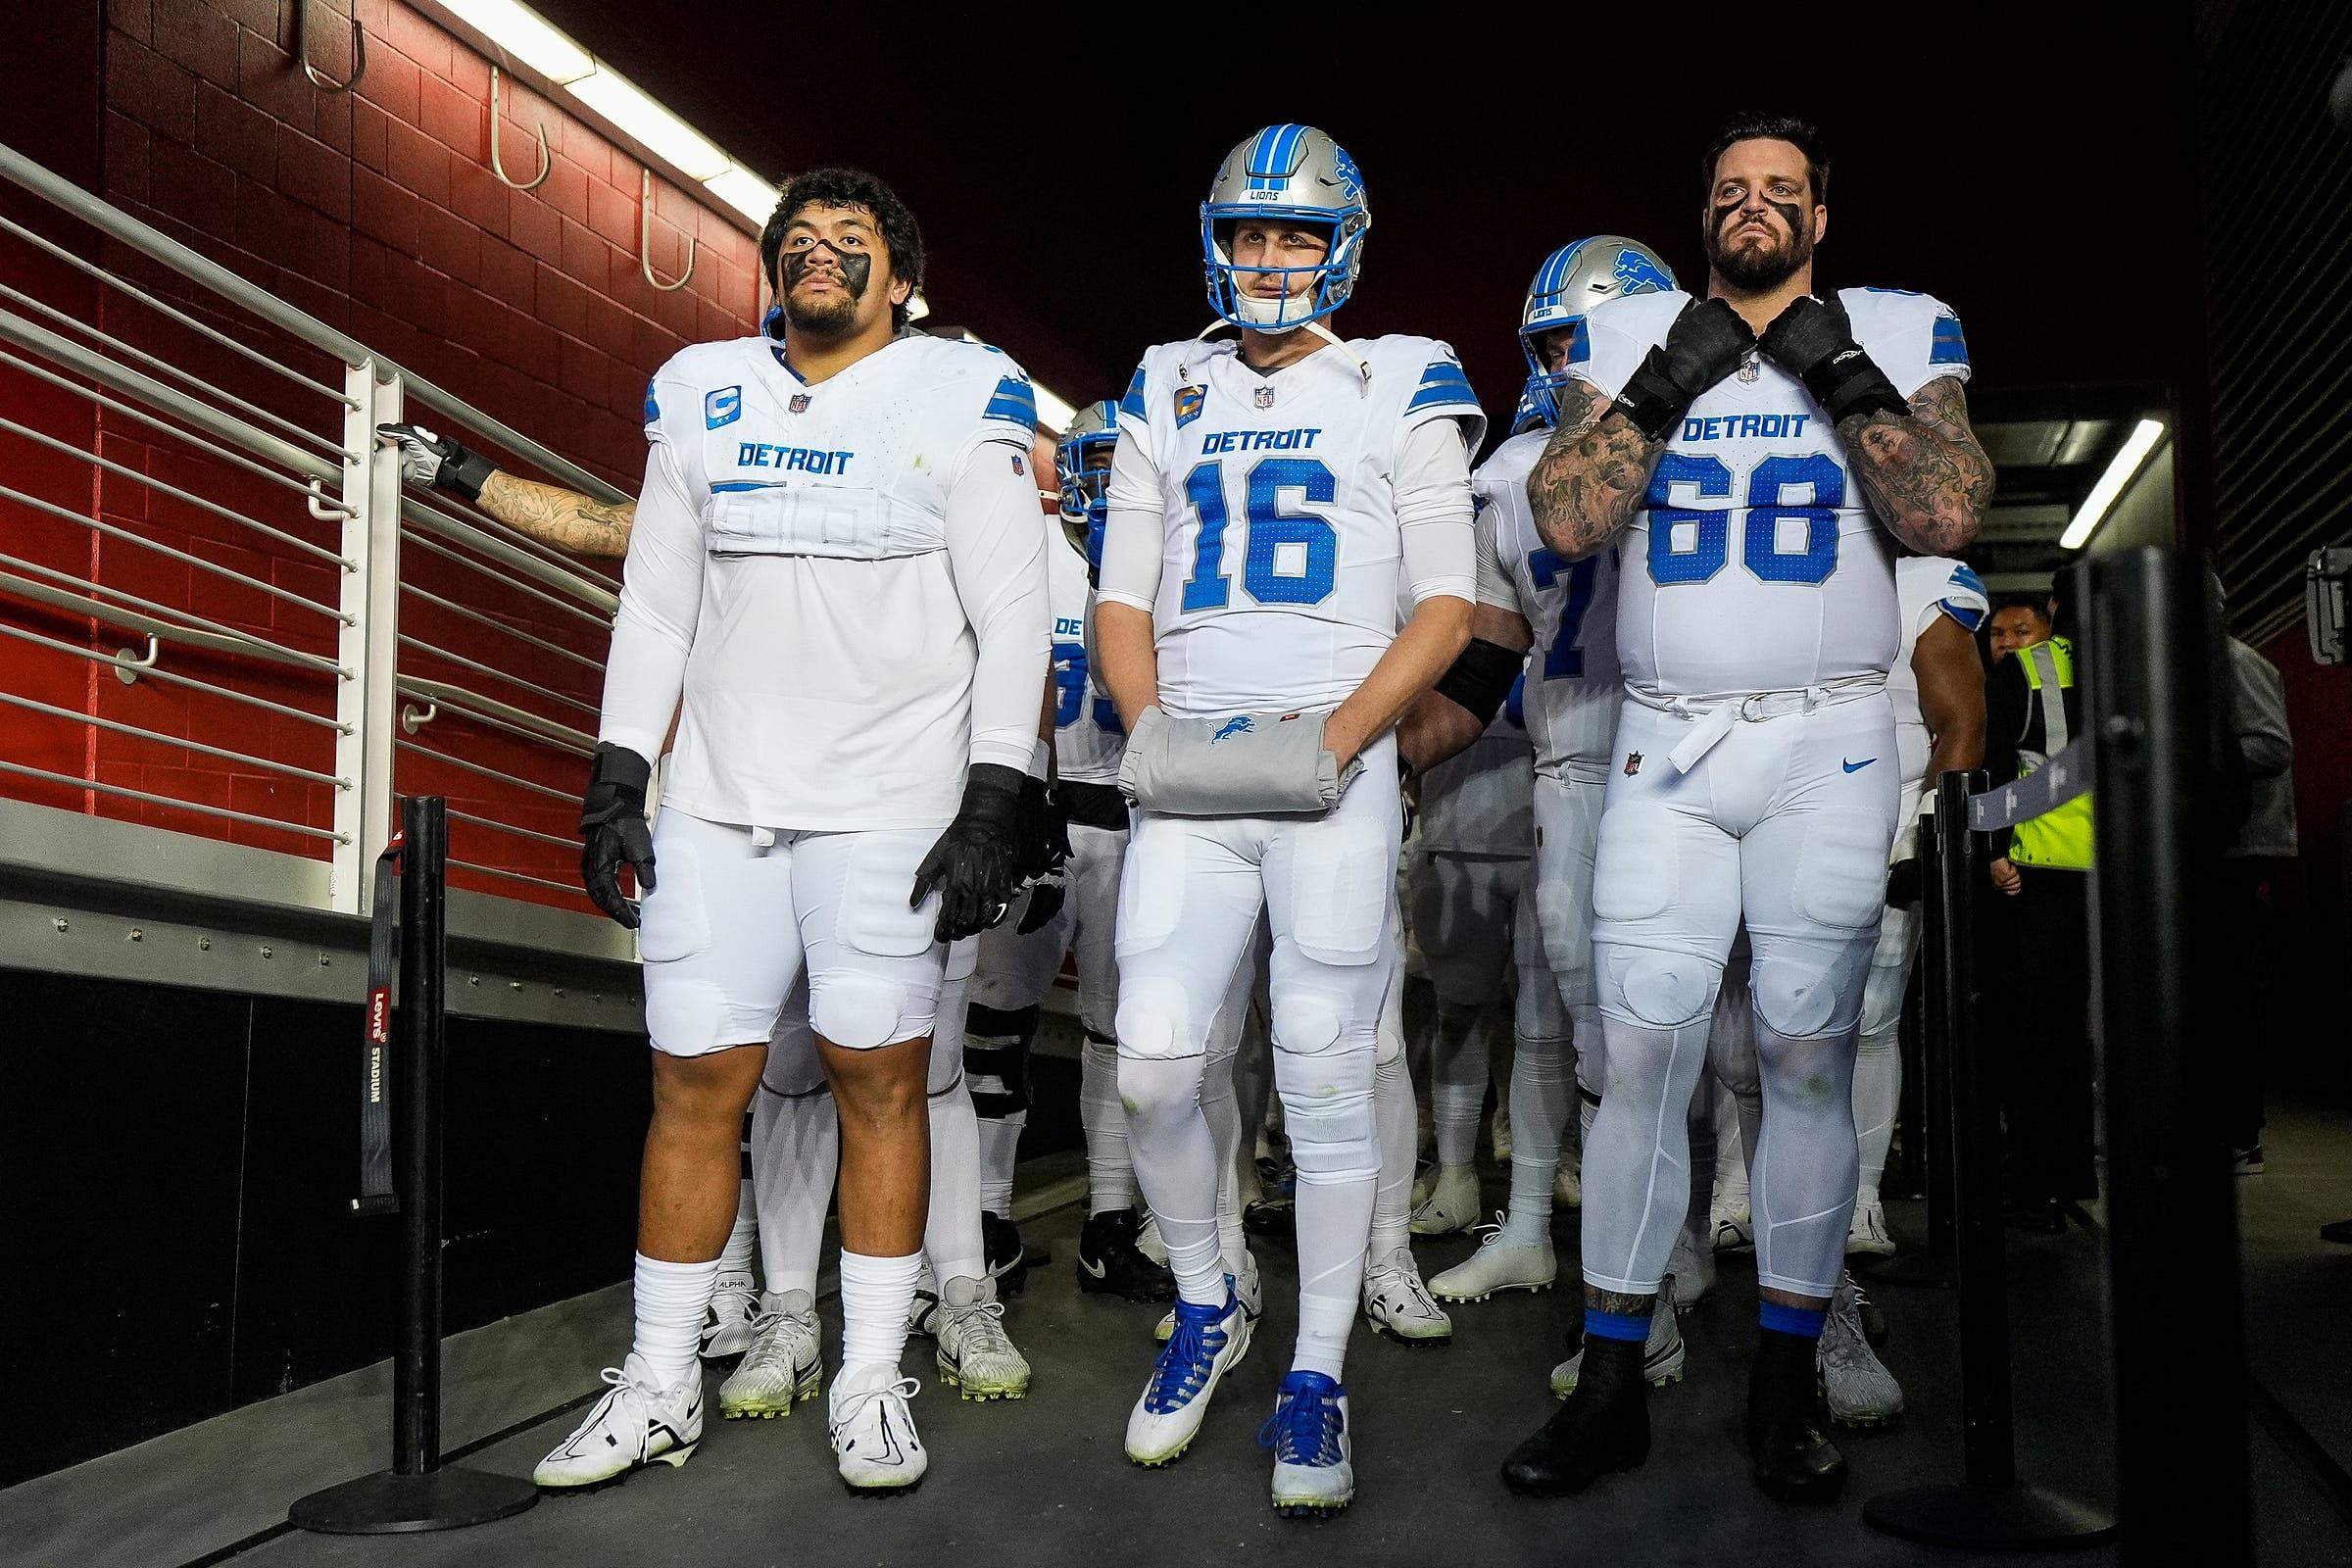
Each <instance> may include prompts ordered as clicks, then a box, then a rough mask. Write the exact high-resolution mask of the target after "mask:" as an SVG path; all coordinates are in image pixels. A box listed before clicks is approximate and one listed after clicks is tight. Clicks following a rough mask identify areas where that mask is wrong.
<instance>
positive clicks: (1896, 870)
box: [1887, 855, 1926, 909]
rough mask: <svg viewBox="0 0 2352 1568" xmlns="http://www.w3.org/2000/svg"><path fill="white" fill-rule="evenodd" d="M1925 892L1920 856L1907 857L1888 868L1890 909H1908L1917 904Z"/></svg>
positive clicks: (1888, 902) (1888, 900)
mask: <svg viewBox="0 0 2352 1568" xmlns="http://www.w3.org/2000/svg"><path fill="white" fill-rule="evenodd" d="M1925 892H1926V887H1925V885H1924V883H1923V880H1922V878H1921V875H1920V864H1919V857H1918V856H1916V855H1907V856H1905V857H1903V858H1901V859H1899V860H1897V861H1895V862H1894V864H1892V865H1890V866H1888V867H1887V905H1888V907H1892V908H1897V909H1907V908H1909V907H1912V906H1913V905H1915V904H1917V903H1918V902H1919V901H1920V898H1921V896H1922V895H1923V894H1924V893H1925Z"/></svg>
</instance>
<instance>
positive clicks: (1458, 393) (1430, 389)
mask: <svg viewBox="0 0 2352 1568" xmlns="http://www.w3.org/2000/svg"><path fill="white" fill-rule="evenodd" d="M1436 408H1448V409H1455V408H1458V409H1468V410H1469V411H1470V412H1471V413H1473V414H1477V413H1480V412H1481V410H1480V409H1479V406H1478V398H1477V396H1476V395H1475V394H1473V393H1472V392H1471V390H1470V383H1469V382H1467V381H1459V382H1456V381H1440V382H1438V383H1436V384H1435V385H1432V386H1425V387H1423V388H1422V389H1421V390H1420V391H1418V392H1416V393H1414V394H1413V400H1412V401H1411V402H1410V403H1407V404H1406V405H1405V406H1404V412H1405V413H1407V414H1418V413H1420V412H1421V411H1422V410H1423V409H1436Z"/></svg>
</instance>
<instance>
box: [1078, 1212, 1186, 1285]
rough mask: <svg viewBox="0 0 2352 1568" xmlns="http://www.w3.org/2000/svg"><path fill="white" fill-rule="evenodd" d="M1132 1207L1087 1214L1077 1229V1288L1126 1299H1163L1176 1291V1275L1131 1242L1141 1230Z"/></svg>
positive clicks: (1133, 1241)
mask: <svg viewBox="0 0 2352 1568" xmlns="http://www.w3.org/2000/svg"><path fill="white" fill-rule="evenodd" d="M1142 1228H1143V1227H1142V1224H1141V1222H1139V1221H1138V1220H1137V1219H1136V1217H1135V1210H1134V1209H1132V1208H1111V1209H1105V1210H1103V1212H1102V1213H1100V1214H1095V1215H1091V1216H1089V1217H1088V1219H1087V1222H1086V1226H1085V1228H1084V1229H1083V1230H1081V1231H1079V1233H1078V1289H1079V1290H1081V1291H1083V1292H1085V1293H1087V1294H1089V1295H1096V1294H1103V1293H1107V1294H1109V1295H1112V1296H1124V1297H1125V1298H1127V1299H1129V1300H1130V1301H1165V1300H1168V1299H1171V1298H1173V1297H1174V1296H1175V1294H1176V1276H1175V1275H1173V1274H1171V1273H1169V1272H1168V1270H1167V1268H1166V1266H1165V1265H1164V1264H1159V1263H1154V1262H1152V1259H1150V1258H1149V1257H1146V1256H1145V1255H1144V1254H1143V1251H1142V1250H1140V1249H1139V1248H1137V1246H1136V1245H1135V1238H1136V1235H1137V1233H1138V1232H1139V1231H1141V1230H1142Z"/></svg>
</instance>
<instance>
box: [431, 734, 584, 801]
mask: <svg viewBox="0 0 2352 1568" xmlns="http://www.w3.org/2000/svg"><path fill="white" fill-rule="evenodd" d="M392 744H393V746H394V747H395V748H396V749H398V750H400V751H404V752H415V753H416V754H417V756H418V757H429V758H431V759H432V760H434V761H436V762H446V763H448V764H449V765H450V766H451V767H462V768H464V769H465V770H466V772H468V773H479V774H480V775H481V776H482V777H484V778H494V779H496V780H498V781H499V782H500V783H501V784H512V785H514V786H515V788H516V789H520V790H529V791H530V792H531V793H532V794H534V795H544V796H546V797H547V798H548V799H549V800H551V801H561V802H563V803H564V805H565V806H577V805H579V804H580V798H579V796H578V795H577V794H576V793H574V792H573V791H570V790H559V789H553V788H550V787H549V786H547V785H545V784H535V783H533V782H532V781H531V780H529V779H527V778H522V777H519V776H517V775H515V774H514V773H502V772H500V771H499V770H498V769H497V768H495V767H484V766H483V765H482V764H481V763H479V762H468V761H467V760H466V759H464V758H462V757H452V756H450V755H449V754H448V753H447V752H436V751H434V750H433V749H432V748H431V747H430V746H419V745H417V743H416V742H415V741H394V742H393V743H392Z"/></svg>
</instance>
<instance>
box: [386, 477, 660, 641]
mask: <svg viewBox="0 0 2352 1568" xmlns="http://www.w3.org/2000/svg"><path fill="white" fill-rule="evenodd" d="M400 515H402V516H403V517H406V518H407V519H408V520H409V521H411V522H413V523H415V524H417V526H418V527H420V528H426V529H430V530H431V531H432V532H434V533H436V534H438V535H440V536H441V537H442V538H444V539H447V540H449V541H450V542H451V543H453V544H461V545H464V546H465V547H466V549H468V550H478V551H480V552H481V553H482V554H483V555H485V556H488V557H490V558H491V559H493V560H495V561H498V562H500V563H501V564H505V565H509V566H512V567H514V568H515V570H516V571H519V572H522V573H524V574H525V575H527V576H530V577H534V578H536V579H538V580H539V581H540V582H543V583H545V584H547V585H548V586H549V587H551V588H557V589H561V590H562V591H564V593H567V594H569V595H571V597H572V598H574V599H576V600H578V601H579V602H580V603H581V604H584V605H586V606H588V607H589V608H590V609H592V610H602V611H603V612H605V613H606V614H608V615H611V614H613V613H616V612H617V611H618V610H619V609H620V597H619V595H617V594H611V593H607V592H606V591H605V590H604V589H602V588H599V587H598V586H597V585H596V584H594V583H592V582H590V581H588V580H587V579H586V578H585V577H583V576H581V575H580V574H579V573H578V572H576V571H573V570H572V569H571V568H569V567H567V566H560V565H557V564H555V563H553V562H547V561H541V560H540V559H539V558H538V557H536V556H533V555H530V554H528V553H527V552H525V551H521V550H517V549H516V548H515V546H513V545H511V544H508V543H507V542H506V541H505V540H503V539H494V538H492V537H491V536H490V535H489V534H488V533H485V532H484V531H483V530H481V529H480V528H477V527H475V526H474V525H473V524H471V523H469V522H467V521H466V520H465V519H464V518H463V517H457V516H453V515H450V514H449V513H446V512H443V511H440V510H439V509H438V508H435V507H429V506H426V505H425V504H424V503H423V502H421V501H419V500H417V498H416V497H415V496H402V497H401V498H400ZM474 569H475V570H476V571H479V570H481V567H480V566H479V565H478V564H476V565H475V566H474Z"/></svg>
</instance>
